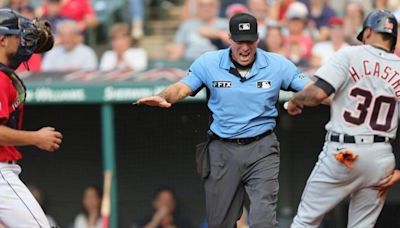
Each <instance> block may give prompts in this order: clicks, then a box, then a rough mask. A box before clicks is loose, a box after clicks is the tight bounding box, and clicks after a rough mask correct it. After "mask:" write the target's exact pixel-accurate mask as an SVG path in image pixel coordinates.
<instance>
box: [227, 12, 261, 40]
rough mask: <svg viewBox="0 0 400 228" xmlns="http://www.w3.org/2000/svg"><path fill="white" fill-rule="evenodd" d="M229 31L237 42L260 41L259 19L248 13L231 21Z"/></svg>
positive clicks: (236, 16)
mask: <svg viewBox="0 0 400 228" xmlns="http://www.w3.org/2000/svg"><path fill="white" fill-rule="evenodd" d="M229 31H230V33H231V39H232V40H233V41H235V42H241V41H251V42H255V41H257V39H258V32H257V19H256V18H255V17H253V16H252V15H250V14H247V13H240V14H237V15H235V16H233V17H231V19H230V20H229Z"/></svg>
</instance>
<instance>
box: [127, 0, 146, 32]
mask: <svg viewBox="0 0 400 228" xmlns="http://www.w3.org/2000/svg"><path fill="white" fill-rule="evenodd" d="M129 3H130V7H129V8H130V13H131V21H132V31H131V36H132V38H133V39H140V38H141V37H142V36H143V35H144V31H143V20H144V6H143V0H129Z"/></svg>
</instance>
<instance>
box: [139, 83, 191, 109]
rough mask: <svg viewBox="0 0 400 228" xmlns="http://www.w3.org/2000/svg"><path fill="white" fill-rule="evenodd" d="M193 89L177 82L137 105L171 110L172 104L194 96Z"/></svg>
mask: <svg viewBox="0 0 400 228" xmlns="http://www.w3.org/2000/svg"><path fill="white" fill-rule="evenodd" d="M192 93H193V91H192V89H191V88H190V87H189V86H187V85H186V84H184V83H182V82H176V83H174V84H172V85H170V86H168V87H167V88H166V89H164V90H163V91H161V92H160V93H159V94H157V95H155V96H150V97H144V98H141V99H139V100H138V101H137V102H136V103H137V104H144V105H149V106H158V107H162V108H169V107H171V105H172V104H174V103H176V102H178V101H180V100H182V99H183V98H185V97H187V96H189V95H190V94H192Z"/></svg>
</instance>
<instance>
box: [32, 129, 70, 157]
mask: <svg viewBox="0 0 400 228" xmlns="http://www.w3.org/2000/svg"><path fill="white" fill-rule="evenodd" d="M35 136H36V138H35V144H34V145H35V146H36V147H38V148H40V149H42V150H46V151H49V152H53V151H55V150H58V148H60V144H61V142H62V137H63V136H62V134H61V133H60V132H58V131H56V129H55V128H53V127H43V128H41V129H39V130H38V131H36V132H35Z"/></svg>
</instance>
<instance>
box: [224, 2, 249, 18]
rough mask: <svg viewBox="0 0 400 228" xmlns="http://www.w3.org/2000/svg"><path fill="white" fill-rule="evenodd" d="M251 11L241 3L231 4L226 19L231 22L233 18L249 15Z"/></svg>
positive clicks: (226, 12) (227, 9)
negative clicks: (241, 14) (243, 14)
mask: <svg viewBox="0 0 400 228" xmlns="http://www.w3.org/2000/svg"><path fill="white" fill-rule="evenodd" d="M248 11H249V9H248V8H247V6H246V5H244V4H240V3H234V4H230V5H229V6H228V7H227V8H226V11H225V17H226V18H227V19H228V20H229V19H230V18H231V17H233V16H235V15H236V14H239V13H247V12H248Z"/></svg>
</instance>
